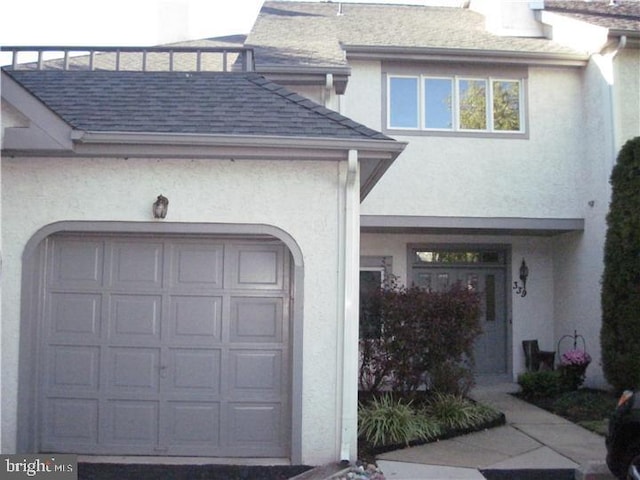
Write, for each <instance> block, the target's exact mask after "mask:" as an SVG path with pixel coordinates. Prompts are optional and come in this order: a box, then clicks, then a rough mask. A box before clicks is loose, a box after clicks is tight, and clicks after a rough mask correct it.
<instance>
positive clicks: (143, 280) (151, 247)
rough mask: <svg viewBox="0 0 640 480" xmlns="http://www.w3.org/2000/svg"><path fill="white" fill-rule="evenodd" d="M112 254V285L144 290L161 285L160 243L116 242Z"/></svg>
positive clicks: (161, 259)
mask: <svg viewBox="0 0 640 480" xmlns="http://www.w3.org/2000/svg"><path fill="white" fill-rule="evenodd" d="M112 256H113V259H112V269H111V286H112V287H114V288H123V289H141V290H144V289H150V288H153V289H157V288H160V287H161V286H162V267H163V244H162V243H157V242H141V241H136V242H116V243H115V244H114V245H113V248H112Z"/></svg>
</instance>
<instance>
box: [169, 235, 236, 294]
mask: <svg viewBox="0 0 640 480" xmlns="http://www.w3.org/2000/svg"><path fill="white" fill-rule="evenodd" d="M223 252H224V248H223V246H222V245H211V244H208V243H198V244H187V245H174V246H173V249H172V267H173V268H172V275H171V285H172V286H173V287H180V288H185V289H193V288H206V289H220V288H222V286H223V273H224V263H223Z"/></svg>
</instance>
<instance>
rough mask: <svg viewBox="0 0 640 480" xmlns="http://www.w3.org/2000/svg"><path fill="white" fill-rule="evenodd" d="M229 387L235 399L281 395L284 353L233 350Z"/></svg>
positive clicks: (230, 353)
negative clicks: (250, 396)
mask: <svg viewBox="0 0 640 480" xmlns="http://www.w3.org/2000/svg"><path fill="white" fill-rule="evenodd" d="M229 357H230V361H229V364H230V365H229V387H230V388H231V392H232V396H233V398H247V396H249V395H256V394H257V395H259V396H261V397H262V398H265V396H269V395H273V397H270V398H277V397H279V396H280V394H281V391H280V390H281V386H282V381H281V365H282V352H280V351H269V350H262V351H260V350H231V351H230V352H229Z"/></svg>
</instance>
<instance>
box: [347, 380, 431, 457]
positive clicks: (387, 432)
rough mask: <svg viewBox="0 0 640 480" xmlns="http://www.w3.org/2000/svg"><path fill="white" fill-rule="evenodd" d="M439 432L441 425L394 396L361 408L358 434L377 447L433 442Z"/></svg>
mask: <svg viewBox="0 0 640 480" xmlns="http://www.w3.org/2000/svg"><path fill="white" fill-rule="evenodd" d="M439 433H440V427H439V426H438V424H436V423H435V422H433V421H432V420H431V419H429V418H428V417H425V416H424V415H420V414H419V413H418V412H417V411H416V409H414V408H413V406H412V404H411V402H405V401H403V400H402V399H395V398H394V397H393V395H391V394H390V393H387V394H384V395H382V396H380V397H377V398H373V399H372V400H371V401H370V402H369V403H367V404H366V405H363V404H360V406H359V408H358V435H359V436H360V437H362V438H364V439H365V440H366V441H367V442H369V443H370V444H371V445H373V446H374V447H377V446H382V445H399V444H404V445H409V442H410V441H412V440H430V439H432V438H435V437H436V436H437V435H438V434H439Z"/></svg>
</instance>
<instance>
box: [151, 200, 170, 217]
mask: <svg viewBox="0 0 640 480" xmlns="http://www.w3.org/2000/svg"><path fill="white" fill-rule="evenodd" d="M167 210H169V199H168V198H167V197H164V196H162V195H158V198H157V199H156V201H155V202H153V218H164V217H166V216H167Z"/></svg>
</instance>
